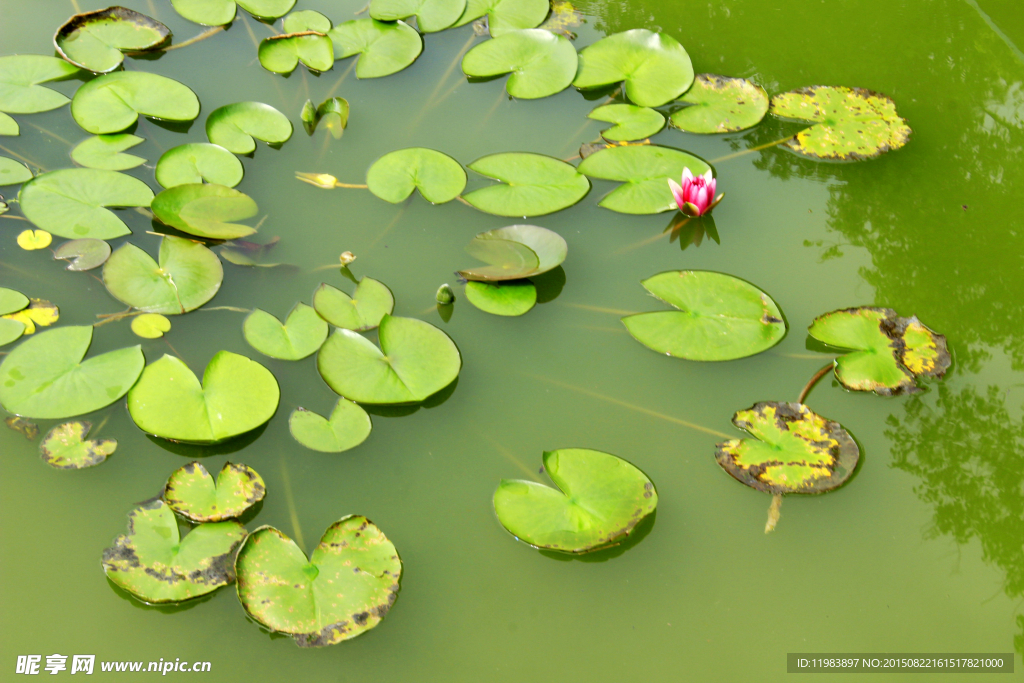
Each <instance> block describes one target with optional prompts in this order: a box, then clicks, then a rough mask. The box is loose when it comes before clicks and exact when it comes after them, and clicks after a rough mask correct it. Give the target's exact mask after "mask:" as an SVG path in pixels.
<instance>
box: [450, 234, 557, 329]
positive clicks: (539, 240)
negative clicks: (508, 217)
mask: <svg viewBox="0 0 1024 683" xmlns="http://www.w3.org/2000/svg"><path fill="white" fill-rule="evenodd" d="M466 251H468V252H469V253H470V255H472V256H474V257H475V258H478V259H480V260H481V261H484V262H485V263H488V264H490V265H489V266H486V267H483V268H472V269H469V270H460V271H459V275H461V276H462V277H464V278H465V279H467V280H480V281H485V282H491V281H496V280H518V279H520V278H524V277H529V276H531V275H540V274H541V273H546V272H548V271H549V270H551V269H553V268H557V267H558V266H560V265H562V262H563V261H565V257H566V255H567V254H568V252H569V246H568V245H567V244H566V243H565V240H564V239H562V236H561V235H559V234H558V233H557V232H552V231H551V230H548V229H546V228H539V227H537V226H536V225H509V226H506V227H504V228H497V229H495V230H488V231H486V232H482V233H480V234H479V235H477V236H476V237H474V238H473V241H472V242H470V243H469V244H468V245H467V246H466ZM479 291H486V290H483V289H481V290H479ZM524 313H525V311H524Z"/></svg>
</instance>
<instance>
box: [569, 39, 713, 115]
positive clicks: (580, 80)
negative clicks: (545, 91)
mask: <svg viewBox="0 0 1024 683" xmlns="http://www.w3.org/2000/svg"><path fill="white" fill-rule="evenodd" d="M619 81H623V83H624V85H625V92H626V96H627V97H628V98H629V100H630V101H631V102H633V103H634V104H638V105H640V106H641V107H660V106H661V105H663V104H668V103H669V102H671V101H672V100H674V99H676V98H677V97H679V96H680V95H682V94H683V93H684V92H686V89H687V88H689V87H690V85H691V84H692V83H693V65H692V64H691V63H690V56H689V55H688V54H686V50H684V49H683V46H682V45H680V44H679V42H678V41H676V39H675V38H673V37H672V36H669V35H666V34H664V33H654V32H652V31H648V30H647V29H644V28H635V29H632V30H630V31H623V32H622V33H615V34H612V35H610V36H608V37H606V38H602V39H601V40H599V41H597V42H596V43H594V44H593V45H590V46H588V47H585V48H583V50H582V51H581V52H580V70H579V73H577V74H576V80H574V81H573V85H575V86H576V87H577V88H582V89H588V88H601V87H604V86H608V85H612V84H613V83H618V82H619Z"/></svg>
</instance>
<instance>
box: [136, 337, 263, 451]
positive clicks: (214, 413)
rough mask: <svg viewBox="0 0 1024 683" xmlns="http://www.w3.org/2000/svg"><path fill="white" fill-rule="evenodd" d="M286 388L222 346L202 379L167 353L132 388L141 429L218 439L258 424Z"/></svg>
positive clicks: (175, 438) (176, 436)
mask: <svg viewBox="0 0 1024 683" xmlns="http://www.w3.org/2000/svg"><path fill="white" fill-rule="evenodd" d="M280 397H281V390H280V389H279V388H278V386H277V380H276V379H274V376H273V375H272V374H271V373H270V371H269V370H267V369H266V368H265V367H263V366H262V365H260V364H259V363H257V362H256V361H254V360H249V359H248V358H246V357H245V356H239V355H238V354H237V353H231V352H229V351H220V352H218V353H217V354H216V355H215V356H214V357H213V359H212V360H211V361H210V363H209V365H207V366H206V371H205V372H204V373H203V383H202V384H201V385H200V383H199V379H198V378H196V376H195V375H194V374H193V373H192V371H191V370H190V369H189V368H188V366H187V365H185V363H183V362H182V361H181V360H180V359H178V358H175V357H174V356H167V355H165V356H164V357H163V358H161V359H160V360H158V361H156V362H155V363H151V364H150V365H148V366H146V369H145V371H143V373H142V376H141V377H140V378H139V381H138V383H137V384H136V385H135V386H134V387H132V390H131V391H129V392H128V412H129V413H131V416H132V419H133V420H134V421H135V424H136V425H138V427H139V429H141V430H143V431H145V432H148V433H150V434H155V435H156V436H160V437H163V438H165V439H170V440H172V441H187V442H190V443H217V442H220V441H224V440H226V439H230V438H231V437H234V436H238V435H239V434H244V433H246V432H249V431H252V430H253V429H256V428H257V427H259V426H260V425H262V424H263V423H264V422H266V421H267V420H269V419H270V418H271V417H273V416H274V412H275V411H276V410H277V402H278V400H279V399H280Z"/></svg>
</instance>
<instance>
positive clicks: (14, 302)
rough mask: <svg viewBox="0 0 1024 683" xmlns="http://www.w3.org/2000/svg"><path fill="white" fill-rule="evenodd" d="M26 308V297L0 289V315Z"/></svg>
mask: <svg viewBox="0 0 1024 683" xmlns="http://www.w3.org/2000/svg"><path fill="white" fill-rule="evenodd" d="M26 306H28V297H27V296H25V295H24V294H22V293H21V292H19V291H17V290H14V289H8V288H7V287H0V315H7V314H8V313H16V312H17V311H20V310H22V309H23V308H25V307H26Z"/></svg>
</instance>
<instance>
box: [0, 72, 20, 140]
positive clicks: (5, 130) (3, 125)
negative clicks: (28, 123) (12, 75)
mask: <svg viewBox="0 0 1024 683" xmlns="http://www.w3.org/2000/svg"><path fill="white" fill-rule="evenodd" d="M3 87H4V84H3V82H0V90H2V89H3ZM2 106H3V104H2V103H0V107H2ZM20 133H21V128H19V127H18V122H17V121H15V120H14V119H13V118H12V117H10V116H8V115H7V114H4V113H3V112H0V135H12V136H13V135H19V134H20Z"/></svg>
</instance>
